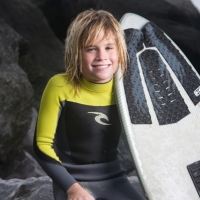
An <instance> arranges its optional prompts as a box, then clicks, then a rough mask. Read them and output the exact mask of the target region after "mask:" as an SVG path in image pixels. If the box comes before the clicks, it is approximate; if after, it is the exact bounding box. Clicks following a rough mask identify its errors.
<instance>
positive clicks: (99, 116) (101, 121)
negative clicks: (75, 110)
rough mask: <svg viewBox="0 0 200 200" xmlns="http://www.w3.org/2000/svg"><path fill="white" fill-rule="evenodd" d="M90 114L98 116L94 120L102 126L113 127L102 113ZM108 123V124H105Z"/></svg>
mask: <svg viewBox="0 0 200 200" xmlns="http://www.w3.org/2000/svg"><path fill="white" fill-rule="evenodd" d="M88 114H94V115H96V117H95V118H94V120H95V121H96V122H97V123H98V124H101V125H104V126H107V125H111V124H109V119H108V117H107V116H106V115H105V114H103V113H101V112H88ZM105 121H107V122H108V123H107V122H105Z"/></svg>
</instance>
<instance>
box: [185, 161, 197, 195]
mask: <svg viewBox="0 0 200 200" xmlns="http://www.w3.org/2000/svg"><path fill="white" fill-rule="evenodd" d="M187 169H188V171H189V173H190V176H191V178H192V181H193V183H194V185H195V187H196V189H197V193H198V194H199V197H200V161H197V162H195V163H192V164H190V165H188V166H187Z"/></svg>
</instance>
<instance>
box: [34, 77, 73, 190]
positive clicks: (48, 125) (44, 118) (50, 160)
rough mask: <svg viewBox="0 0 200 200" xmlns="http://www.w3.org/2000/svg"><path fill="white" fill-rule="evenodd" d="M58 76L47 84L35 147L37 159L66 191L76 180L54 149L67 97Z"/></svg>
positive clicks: (37, 127) (41, 105)
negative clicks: (61, 113)
mask: <svg viewBox="0 0 200 200" xmlns="http://www.w3.org/2000/svg"><path fill="white" fill-rule="evenodd" d="M59 82H60V80H59V79H58V77H53V78H52V79H51V80H50V81H49V82H48V84H47V86H46V88H45V90H44V93H43V95H42V99H41V104H40V110H39V114H38V119H37V125H36V131H35V136H34V142H33V149H34V152H35V155H36V160H37V161H38V163H39V164H40V165H41V167H42V168H43V169H44V171H45V172H46V173H47V174H48V175H49V176H50V177H51V178H52V179H53V181H55V182H56V183H57V184H58V185H59V186H60V187H61V188H62V189H63V190H64V191H67V189H68V188H69V187H70V186H71V185H72V184H73V183H75V182H76V180H75V179H74V178H73V177H72V176H71V175H70V174H69V173H68V171H67V170H66V169H65V167H64V166H62V162H61V161H60V159H59V157H58V156H57V155H56V153H55V151H54V148H53V146H54V144H53V143H54V137H55V133H56V128H57V123H58V119H59V112H60V109H61V101H62V99H64V98H65V95H66V94H65V93H63V91H64V90H63V88H64V87H63V86H62V84H60V83H59Z"/></svg>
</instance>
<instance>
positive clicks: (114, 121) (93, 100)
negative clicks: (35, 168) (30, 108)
mask: <svg viewBox="0 0 200 200" xmlns="http://www.w3.org/2000/svg"><path fill="white" fill-rule="evenodd" d="M120 132H121V126H120V121H119V117H118V112H117V107H116V104H115V96H114V88H113V80H111V81H110V82H108V83H106V84H94V83H90V82H88V81H87V80H85V79H82V80H81V86H80V90H79V94H78V95H76V94H75V93H74V89H73V86H72V85H71V84H69V83H67V77H66V75H65V74H59V75H56V76H54V77H52V78H51V79H50V81H49V82H48V84H47V86H46V88H45V90H44V93H43V96H42V100H41V105H40V110H39V114H38V120H37V125H36V133H35V137H34V145H33V146H34V152H35V154H36V158H37V161H38V162H39V164H40V165H41V166H42V168H43V169H44V170H45V172H46V173H47V174H48V175H49V176H50V177H51V178H52V180H53V183H54V184H53V189H54V196H55V198H56V199H59V200H62V199H63V200H64V199H67V197H66V194H65V193H66V191H67V189H68V188H69V187H70V186H71V185H72V184H73V183H75V182H77V181H78V182H80V184H81V185H82V186H83V187H85V188H87V189H89V190H90V191H91V193H92V195H93V196H94V197H95V198H98V197H101V198H104V199H107V200H112V199H115V200H118V197H116V198H113V191H112V196H109V195H107V196H106V194H109V192H108V191H107V192H106V194H105V195H104V193H105V191H101V192H100V191H98V187H99V186H100V185H101V184H100V185H99V183H102V184H103V185H104V187H105V188H107V189H109V187H110V189H109V190H110V191H111V190H112V189H111V186H113V181H112V180H116V182H120V183H122V182H123V183H124V184H123V185H124V186H126V188H129V187H130V188H132V187H131V186H130V183H129V182H128V181H127V178H126V176H125V170H124V169H123V168H122V167H121V166H120V159H119V158H118V152H117V146H118V142H119V136H120ZM119 180H120V181H119ZM91 183H93V184H91ZM106 184H108V185H110V186H108V185H107V186H105V185H106ZM95 185H96V187H95ZM103 185H102V186H103ZM116 185H117V184H116ZM118 185H119V188H120V184H119V183H118ZM116 187H117V186H116ZM121 188H123V187H121ZM126 188H124V189H125V191H124V192H122V193H127V194H128V193H130V195H129V197H127V198H123V200H126V199H137V200H139V199H142V198H140V197H139V195H138V194H137V193H136V192H135V190H134V189H133V188H132V189H128V190H129V192H128V191H127V189H126ZM114 189H115V187H113V190H114ZM130 190H132V192H130ZM137 195H138V197H136V196H137ZM61 196H62V197H61ZM118 196H119V195H118ZM135 197H136V198H135ZM119 200H122V199H121V197H120V198H119Z"/></svg>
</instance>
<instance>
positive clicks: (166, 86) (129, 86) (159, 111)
mask: <svg viewBox="0 0 200 200" xmlns="http://www.w3.org/2000/svg"><path fill="white" fill-rule="evenodd" d="M125 35H126V43H127V47H128V53H129V65H128V68H127V73H126V74H125V77H124V87H125V93H126V99H127V103H128V107H129V114H130V117H131V122H132V123H133V124H151V123H152V121H151V115H150V113H149V108H148V105H147V101H146V98H145V94H144V89H143V86H142V82H141V77H140V71H139V67H138V60H137V57H136V54H137V53H138V52H140V51H142V50H143V49H144V46H145V47H146V48H149V47H154V48H155V47H156V50H152V49H151V50H150V49H146V50H145V51H143V52H142V53H141V54H140V56H139V61H140V65H141V66H142V71H143V75H144V77H145V81H146V85H147V88H148V91H149V95H150V97H151V99H152V103H153V106H154V110H155V113H156V116H157V119H158V122H159V124H160V125H164V124H171V123H176V122H178V121H179V120H181V119H182V118H184V117H185V116H187V115H188V114H189V110H188V108H187V105H186V104H185V102H184V100H183V98H182V96H181V95H180V92H179V90H178V88H177V86H176V84H175V83H174V81H173V79H172V78H171V76H170V73H169V71H168V69H167V68H166V65H165V64H164V62H163V60H162V59H164V60H165V62H166V63H167V64H168V65H169V66H170V67H171V69H172V71H173V72H174V74H175V75H176V77H177V78H178V80H179V82H180V83H181V84H182V86H183V88H184V89H185V91H186V92H187V94H188V96H189V97H190V99H191V101H192V102H193V103H194V105H196V104H197V103H198V102H199V101H200V96H198V95H197V96H196V95H195V93H194V91H195V90H197V88H198V87H199V86H200V80H199V78H198V77H197V75H196V73H195V72H194V71H193V69H192V67H191V66H190V65H189V64H188V63H187V62H186V60H185V58H184V56H183V55H181V54H180V52H179V50H177V49H176V48H175V46H174V45H173V44H172V43H171V40H169V39H168V38H167V37H166V36H165V34H164V32H163V31H161V30H160V29H159V28H158V27H157V26H156V25H155V24H153V23H152V22H149V23H147V24H146V25H145V27H144V28H143V29H142V30H135V29H126V30H125ZM158 52H159V53H158ZM160 54H161V56H162V59H161V56H160Z"/></svg>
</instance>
